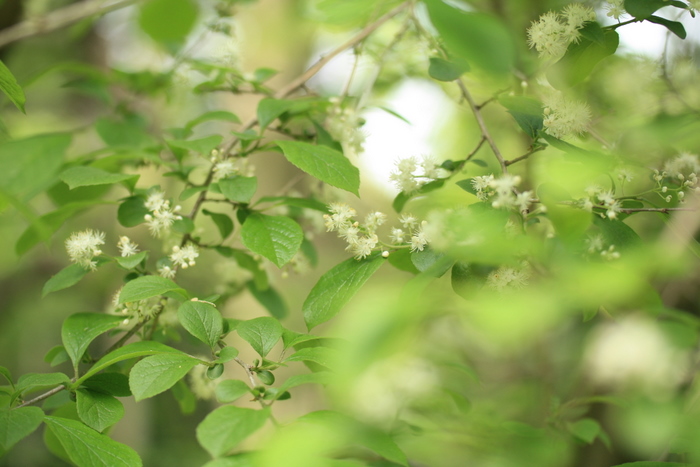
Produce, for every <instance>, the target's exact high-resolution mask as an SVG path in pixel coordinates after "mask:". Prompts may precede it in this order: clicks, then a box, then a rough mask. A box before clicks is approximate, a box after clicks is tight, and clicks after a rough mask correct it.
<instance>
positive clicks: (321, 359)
mask: <svg viewBox="0 0 700 467" xmlns="http://www.w3.org/2000/svg"><path fill="white" fill-rule="evenodd" d="M337 358H338V351H337V350H335V349H331V348H329V347H306V348H303V349H301V350H299V351H297V352H296V353H294V354H292V355H290V356H289V357H288V358H287V359H286V360H285V362H314V363H318V364H319V365H323V366H325V367H326V368H332V367H333V363H334V362H335V361H336V359H337Z"/></svg>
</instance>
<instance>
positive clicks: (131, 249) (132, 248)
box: [117, 236, 139, 256]
mask: <svg viewBox="0 0 700 467" xmlns="http://www.w3.org/2000/svg"><path fill="white" fill-rule="evenodd" d="M117 247H118V248H119V252H120V253H121V255H122V256H131V255H134V254H136V253H138V251H139V246H138V245H137V244H136V243H134V242H132V241H131V240H130V239H129V237H126V236H121V237H119V243H117Z"/></svg>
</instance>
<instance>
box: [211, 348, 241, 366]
mask: <svg viewBox="0 0 700 467" xmlns="http://www.w3.org/2000/svg"><path fill="white" fill-rule="evenodd" d="M236 357H238V349H237V348H235V347H231V346H228V347H224V348H223V349H221V350H220V351H219V353H218V356H217V358H216V360H214V361H215V362H216V363H226V362H230V361H231V360H233V359H234V358H236Z"/></svg>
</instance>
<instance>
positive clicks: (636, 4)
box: [625, 0, 685, 19]
mask: <svg viewBox="0 0 700 467" xmlns="http://www.w3.org/2000/svg"><path fill="white" fill-rule="evenodd" d="M669 3H670V2H668V1H667V0H625V10H627V13H629V14H630V15H632V16H634V17H635V18H642V19H643V18H647V17H649V16H650V15H652V14H653V13H654V12H655V11H656V10H658V9H659V8H663V7H665V6H668V5H669ZM677 3H680V2H677ZM684 6H685V5H684Z"/></svg>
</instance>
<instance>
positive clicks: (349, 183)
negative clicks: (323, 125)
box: [275, 141, 360, 196]
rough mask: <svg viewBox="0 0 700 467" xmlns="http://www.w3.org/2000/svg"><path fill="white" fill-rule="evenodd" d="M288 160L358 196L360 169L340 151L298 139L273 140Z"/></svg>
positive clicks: (330, 183) (324, 180)
mask: <svg viewBox="0 0 700 467" xmlns="http://www.w3.org/2000/svg"><path fill="white" fill-rule="evenodd" d="M275 144H277V145H278V146H279V147H280V148H281V149H282V151H283V152H284V157H286V158H287V160H288V161H289V162H291V163H292V164H294V165H295V166H297V167H299V168H300V169H301V170H303V171H304V172H306V173H308V174H309V175H312V176H314V177H316V178H318V179H319V180H321V181H322V182H325V183H328V184H329V185H333V186H334V187H337V188H340V189H343V190H346V191H349V192H350V193H353V194H354V195H356V196H359V189H360V171H359V170H358V169H357V167H355V166H354V165H352V164H351V163H350V161H349V160H348V158H347V157H345V156H344V155H343V154H342V153H340V152H338V151H335V150H333V149H331V148H329V147H326V146H317V145H315V144H309V143H302V142H300V141H275Z"/></svg>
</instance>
